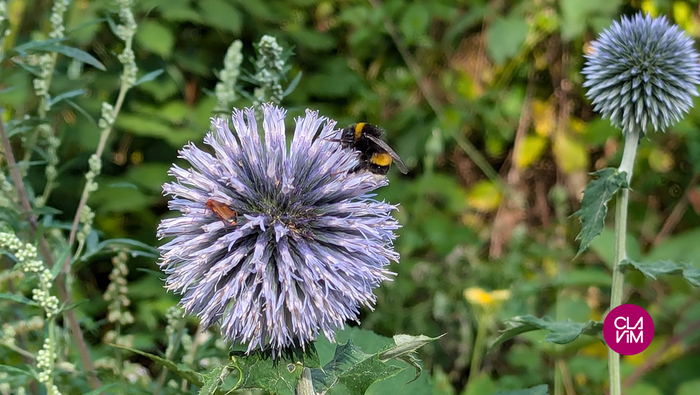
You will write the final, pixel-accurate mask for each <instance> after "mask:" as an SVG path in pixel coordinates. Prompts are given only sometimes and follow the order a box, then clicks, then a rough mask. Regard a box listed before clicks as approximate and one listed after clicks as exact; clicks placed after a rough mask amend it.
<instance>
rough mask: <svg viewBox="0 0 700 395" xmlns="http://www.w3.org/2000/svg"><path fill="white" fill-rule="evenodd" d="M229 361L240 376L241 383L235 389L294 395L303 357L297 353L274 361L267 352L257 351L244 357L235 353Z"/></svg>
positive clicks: (302, 364)
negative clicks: (252, 389)
mask: <svg viewBox="0 0 700 395" xmlns="http://www.w3.org/2000/svg"><path fill="white" fill-rule="evenodd" d="M231 360H232V366H233V367H235V368H236V369H238V370H239V371H240V374H241V383H240V386H239V387H237V389H243V388H261V389H263V390H265V391H268V392H271V393H273V394H279V395H294V389H295V388H296V385H297V381H299V378H300V377H301V372H302V370H303V368H304V357H302V356H301V355H299V354H298V353H297V354H295V355H283V356H282V357H281V358H277V359H274V358H272V356H271V355H270V354H269V352H261V351H257V352H254V353H252V354H250V355H245V354H244V353H243V352H240V351H235V352H233V353H232V355H231Z"/></svg>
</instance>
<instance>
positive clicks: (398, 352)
mask: <svg viewBox="0 0 700 395" xmlns="http://www.w3.org/2000/svg"><path fill="white" fill-rule="evenodd" d="M443 336H445V335H444V334H443V335H440V336H438V337H428V336H425V335H419V336H411V335H395V336H394V343H395V344H396V345H395V346H393V347H391V348H389V349H387V350H384V351H382V352H380V353H378V355H379V360H380V361H382V362H386V361H388V360H390V359H397V360H399V361H403V362H406V363H407V364H409V365H411V366H413V367H414V368H415V369H416V376H415V377H414V378H413V380H411V381H415V380H416V379H417V378H418V377H420V374H421V372H422V371H423V368H422V367H421V366H420V360H419V359H418V357H417V356H416V350H417V349H419V348H421V347H423V346H424V345H426V344H428V343H431V342H434V341H435V340H437V339H439V338H441V337H443ZM411 381H409V383H410V382H411Z"/></svg>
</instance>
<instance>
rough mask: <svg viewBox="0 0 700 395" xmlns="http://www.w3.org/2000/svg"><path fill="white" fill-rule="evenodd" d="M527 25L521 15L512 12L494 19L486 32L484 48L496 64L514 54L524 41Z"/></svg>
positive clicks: (501, 62) (518, 50)
mask: <svg viewBox="0 0 700 395" xmlns="http://www.w3.org/2000/svg"><path fill="white" fill-rule="evenodd" d="M527 31H528V26H527V22H525V19H523V17H522V16H520V15H516V14H515V13H512V14H511V15H509V16H508V17H506V18H498V19H496V20H495V21H494V22H493V23H492V24H491V26H489V27H488V31H487V32H486V50H487V51H488V53H489V55H490V56H491V57H492V58H493V60H494V62H495V63H496V64H497V65H500V64H503V62H505V61H506V60H507V59H509V58H512V57H514V56H516V55H517V54H518V53H519V52H520V48H521V47H522V46H523V44H524V43H525V38H526V37H527Z"/></svg>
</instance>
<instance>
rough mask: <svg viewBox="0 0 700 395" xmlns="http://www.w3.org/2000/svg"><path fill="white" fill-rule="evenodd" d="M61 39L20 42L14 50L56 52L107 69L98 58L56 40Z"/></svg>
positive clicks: (22, 53) (24, 52)
mask: <svg viewBox="0 0 700 395" xmlns="http://www.w3.org/2000/svg"><path fill="white" fill-rule="evenodd" d="M60 41H63V39H56V38H52V39H49V40H44V41H32V42H28V43H26V44H22V45H20V46H17V47H15V48H14V50H15V52H17V53H19V54H20V55H22V56H24V55H25V54H26V53H27V52H28V51H41V52H57V53H60V54H62V55H65V56H68V57H69V58H73V59H76V60H79V61H81V62H83V63H87V64H89V65H91V66H94V67H96V68H98V69H100V70H102V71H105V70H107V69H106V68H105V66H104V65H103V64H102V63H100V61H99V60H97V59H95V58H94V57H93V56H92V55H90V54H89V53H87V52H85V51H83V50H82V49H78V48H73V47H69V46H67V45H63V44H58V42H60Z"/></svg>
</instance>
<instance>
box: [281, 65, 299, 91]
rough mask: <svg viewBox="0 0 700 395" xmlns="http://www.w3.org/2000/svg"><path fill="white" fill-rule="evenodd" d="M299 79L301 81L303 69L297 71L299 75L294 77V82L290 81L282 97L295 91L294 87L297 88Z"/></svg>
mask: <svg viewBox="0 0 700 395" xmlns="http://www.w3.org/2000/svg"><path fill="white" fill-rule="evenodd" d="M299 81H301V71H300V72H298V73H297V76H296V77H294V79H293V80H292V82H290V83H289V85H288V86H287V89H285V91H284V93H282V97H286V96H287V95H289V94H290V93H292V92H294V89H296V88H297V85H299Z"/></svg>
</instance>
